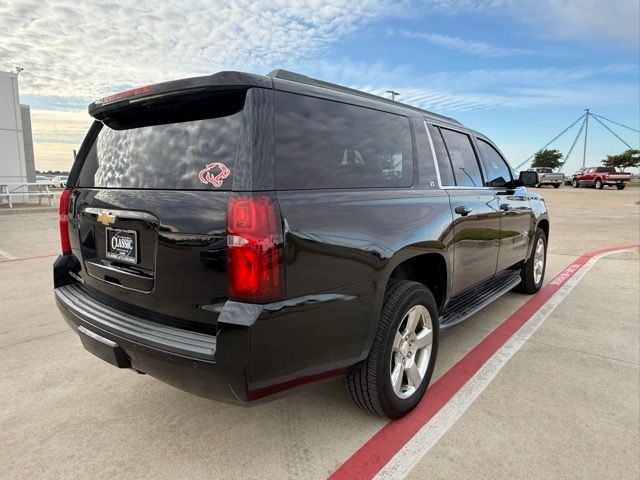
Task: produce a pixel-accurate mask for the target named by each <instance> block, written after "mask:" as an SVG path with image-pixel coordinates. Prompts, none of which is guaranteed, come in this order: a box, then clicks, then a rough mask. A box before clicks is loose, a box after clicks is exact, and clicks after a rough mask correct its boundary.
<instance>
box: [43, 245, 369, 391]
mask: <svg viewBox="0 0 640 480" xmlns="http://www.w3.org/2000/svg"><path fill="white" fill-rule="evenodd" d="M65 260H66V259H65V258H64V256H61V257H59V263H61V264H63V263H64V261H65ZM56 271H57V270H56V269H54V272H56ZM55 278H57V280H56V282H55V283H56V285H57V286H56V288H55V290H54V292H55V297H56V303H57V306H58V308H59V309H60V312H61V313H62V315H63V317H64V318H65V320H66V322H67V323H68V324H69V325H70V326H71V327H72V328H73V329H74V330H75V331H76V333H78V335H79V336H80V338H81V340H82V343H83V345H84V346H85V348H86V349H87V350H89V351H90V352H91V353H93V354H94V355H96V356H98V357H100V358H102V359H103V360H106V361H108V362H110V363H112V364H114V365H116V366H118V367H121V368H132V369H134V370H136V371H139V372H142V373H146V374H149V375H151V376H153V377H155V378H157V379H159V380H161V381H163V382H165V383H168V384H170V385H173V386H175V387H177V388H180V389H182V390H185V391H187V392H190V393H193V394H196V395H199V396H202V397H206V398H211V399H214V400H220V401H224V402H226V403H233V404H246V403H247V402H253V401H256V400H258V399H262V398H264V397H267V396H271V395H273V394H276V393H280V392H283V391H285V390H289V389H291V388H294V387H298V386H301V385H304V384H307V383H310V382H312V381H315V380H320V379H323V378H327V377H331V376H334V375H338V374H341V373H343V372H344V371H345V370H346V368H348V367H349V366H350V365H353V364H355V363H357V362H358V361H360V360H362V359H363V358H365V357H366V355H367V353H368V349H369V346H370V342H369V340H368V337H367V333H368V329H369V327H370V325H371V320H370V319H371V318H372V316H371V306H372V304H373V301H372V300H371V297H372V286H371V285H370V284H355V285H349V286H346V287H343V288H342V289H340V290H339V291H334V292H323V293H321V294H315V295H309V296H305V297H299V298H295V299H289V300H283V301H279V302H274V303H271V304H264V305H257V304H248V303H239V302H233V301H227V302H226V303H225V304H224V306H223V307H222V308H221V311H220V312H219V316H218V320H217V325H218V328H217V334H216V335H211V334H204V333H198V332H192V331H189V330H185V329H183V328H177V327H173V326H167V325H164V324H159V323H157V322H152V321H149V320H147V319H145V318H140V317H137V316H134V315H132V314H130V313H127V312H125V311H122V310H118V309H115V308H113V307H111V306H110V305H108V304H107V303H106V302H103V301H100V300H97V299H96V298H94V297H93V296H91V294H90V291H89V290H87V288H86V287H84V286H83V285H82V284H81V283H79V282H75V281H72V280H71V279H70V277H64V276H62V274H60V273H59V272H58V274H57V276H55ZM62 280H64V281H62ZM112 343H113V344H115V345H116V346H117V348H116V347H113V345H111V344H112Z"/></svg>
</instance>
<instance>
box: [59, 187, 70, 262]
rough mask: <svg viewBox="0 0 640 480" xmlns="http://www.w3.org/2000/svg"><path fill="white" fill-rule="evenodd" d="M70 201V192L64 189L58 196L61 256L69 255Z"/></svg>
mask: <svg viewBox="0 0 640 480" xmlns="http://www.w3.org/2000/svg"><path fill="white" fill-rule="evenodd" d="M70 201H71V190H70V189H68V188H65V189H64V190H63V191H62V194H61V195H60V208H59V210H58V214H59V225H60V246H61V247H62V253H63V255H67V254H69V253H71V241H70V240H69V203H70Z"/></svg>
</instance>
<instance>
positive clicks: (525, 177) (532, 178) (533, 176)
mask: <svg viewBox="0 0 640 480" xmlns="http://www.w3.org/2000/svg"><path fill="white" fill-rule="evenodd" d="M520 181H521V182H522V184H523V185H524V186H525V187H534V186H536V185H537V184H538V181H539V179H538V172H530V171H524V172H520Z"/></svg>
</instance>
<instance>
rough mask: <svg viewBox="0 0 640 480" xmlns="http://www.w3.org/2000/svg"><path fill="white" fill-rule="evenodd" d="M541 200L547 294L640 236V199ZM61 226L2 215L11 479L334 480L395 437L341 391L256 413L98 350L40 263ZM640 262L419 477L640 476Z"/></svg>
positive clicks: (572, 196)
mask: <svg viewBox="0 0 640 480" xmlns="http://www.w3.org/2000/svg"><path fill="white" fill-rule="evenodd" d="M541 193H543V195H545V197H546V198H547V202H548V205H549V210H550V215H551V221H552V224H551V235H550V248H549V262H548V270H547V276H546V278H547V280H550V279H551V278H553V277H554V276H555V275H556V274H558V273H559V272H561V271H562V270H563V269H564V268H565V267H566V266H567V265H568V264H570V263H571V262H573V261H574V260H575V259H576V258H577V257H578V256H579V255H581V254H582V253H584V252H586V251H591V250H595V249H599V248H605V247H610V246H615V245H621V244H630V243H636V244H637V243H638V241H639V240H640V238H639V236H640V232H639V231H638V224H639V220H640V218H639V211H640V207H639V206H638V205H637V204H636V202H637V201H639V200H640V198H639V195H640V190H636V189H628V190H624V191H615V190H614V191H608V190H605V191H595V190H589V189H579V190H574V189H568V188H561V189H560V190H550V189H544V190H541ZM56 221H57V218H56V214H55V213H47V214H29V215H28V216H27V215H24V216H22V215H11V216H0V251H1V252H4V255H3V254H2V253H0V299H1V309H0V362H1V363H2V365H3V368H2V370H1V371H0V386H1V388H0V405H2V410H1V411H0V432H2V434H1V435H0V471H1V472H3V473H2V476H3V477H4V478H25V479H26V478H34V477H38V478H80V477H82V478H86V477H88V476H91V477H95V478H110V477H114V476H124V477H128V478H205V477H206V478H274V479H276V478H277V479H282V478H325V477H326V476H328V475H329V474H331V472H333V471H334V470H335V469H336V468H338V467H339V466H340V465H341V464H342V463H343V462H344V461H345V460H347V459H348V458H349V457H350V456H351V455H352V454H353V453H354V452H356V451H357V450H358V448H359V447H361V446H362V445H363V444H364V443H365V442H366V441H367V440H368V439H369V438H370V437H372V436H373V435H375V434H376V432H378V431H379V430H380V428H382V427H383V426H384V425H385V423H386V422H385V421H384V420H382V419H379V418H375V417H372V416H370V415H368V414H366V413H364V412H361V411H359V410H358V409H357V408H355V407H354V406H352V404H351V402H350V401H349V400H348V399H347V398H346V396H345V395H344V394H343V391H342V388H341V379H338V378H334V379H331V380H328V381H324V382H321V383H317V384H314V385H312V386H310V387H309V388H308V389H306V390H303V391H301V392H299V393H296V394H294V395H292V396H288V397H285V398H282V399H279V400H276V401H274V402H271V403H267V404H264V405H259V406H256V407H253V408H241V407H233V406H228V405H223V404H219V403H216V402H212V401H208V400H205V399H201V398H198V397H195V396H192V395H189V394H186V393H183V392H181V391H179V390H176V389H174V388H172V387H169V386H167V385H164V384H162V383H160V382H158V381H156V380H154V379H152V378H150V377H148V376H143V375H137V374H135V373H133V372H130V371H121V370H118V369H115V368H113V367H111V366H110V365H108V364H106V363H104V362H102V361H100V360H98V359H97V358H95V357H93V356H91V355H90V354H88V353H86V352H85V351H84V350H83V348H82V346H81V345H80V342H79V341H78V339H77V338H76V336H75V334H73V333H71V332H70V331H69V330H68V328H67V327H66V324H65V323H64V322H63V321H62V319H61V318H60V316H59V314H58V312H57V310H56V308H55V304H54V301H53V295H52V292H51V289H52V285H51V263H52V261H53V259H54V257H53V256H49V257H44V258H42V257H40V258H35V257H39V256H41V255H47V254H51V253H53V252H55V251H56V250H58V239H57V235H58V233H57V223H56ZM7 255H8V256H11V257H17V258H16V259H10V258H9V257H8V256H7ZM31 257H34V258H31ZM22 258H26V259H24V260H22ZM639 265H640V260H639V259H638V253H637V250H636V252H635V253H621V254H616V255H612V256H609V257H606V258H603V259H601V260H599V262H598V263H597V264H595V266H593V268H592V269H591V270H590V271H589V272H588V273H587V274H586V275H585V276H584V277H583V278H582V280H581V281H580V282H579V283H578V284H577V286H576V287H575V288H574V290H573V291H571V293H570V294H569V295H568V296H567V298H566V299H565V300H564V301H563V302H562V303H561V304H560V305H559V306H558V307H557V308H556V310H555V311H554V312H553V313H552V314H551V315H550V316H549V318H547V320H546V322H545V323H544V324H543V325H542V326H541V327H540V328H539V329H538V330H537V331H536V332H535V333H534V334H533V335H532V336H531V337H530V338H529V340H528V341H526V342H525V343H524V345H523V346H522V348H521V349H520V350H519V351H518V352H517V353H516V354H515V355H514V356H513V358H512V359H511V360H510V361H509V362H508V363H507V364H506V365H505V366H504V368H502V370H500V372H499V373H497V375H496V377H495V378H494V379H493V381H492V382H491V383H490V384H489V385H488V386H487V388H486V389H484V390H483V391H482V393H481V394H480V395H479V397H478V398H477V399H476V400H475V402H473V403H472V404H471V405H470V407H469V408H468V409H467V410H466V411H465V412H464V414H463V415H462V416H461V417H460V418H459V420H458V421H457V422H455V423H453V424H452V425H451V426H450V428H449V429H448V431H447V432H446V433H444V435H443V436H442V438H441V439H440V441H439V442H437V443H436V444H435V446H434V447H433V448H432V449H431V450H430V451H429V452H428V454H427V455H426V456H424V458H422V459H421V460H419V461H418V463H417V465H416V466H415V468H413V470H411V471H410V473H409V477H410V478H416V479H418V478H428V477H435V478H487V477H493V478H562V477H564V478H574V477H578V476H580V477H586V478H595V477H599V478H602V477H605V478H635V479H637V478H638V476H639V472H638V463H637V460H638V458H639V456H640V451H639V448H640V447H639V445H640V440H639V439H638V430H639V428H640V427H639V420H638V410H639V405H638V398H639V388H640V387H639V379H638V376H639V367H638V364H639V363H640V362H639V359H638V356H639V353H638V348H639V346H638V344H639V332H638V316H639V315H638V308H639V306H638V299H639V298H640V292H639V291H638V278H639V271H638V269H639ZM527 298H528V297H526V296H523V295H519V294H515V293H512V294H508V295H505V296H504V297H503V298H502V299H500V300H499V301H498V302H496V303H494V304H493V305H491V306H489V307H487V308H486V309H484V310H483V311H482V312H480V313H479V314H477V315H475V316H474V317H473V318H471V319H469V320H468V321H467V322H465V324H463V325H461V326H459V327H456V328H453V329H451V330H449V331H447V332H445V333H444V334H443V335H442V339H441V343H440V353H439V357H438V363H437V367H436V373H435V378H434V380H435V379H436V378H440V377H441V376H443V374H444V373H445V372H446V371H447V370H448V369H449V368H450V367H451V366H452V365H454V364H455V363H456V362H458V361H459V360H460V359H461V358H462V357H464V356H465V355H466V354H467V352H469V351H470V350H471V349H472V348H474V346H475V345H477V344H478V342H480V341H481V340H482V339H483V338H485V337H486V335H487V334H488V332H490V331H491V330H492V329H493V328H495V327H496V326H497V325H499V324H501V323H502V322H503V321H504V320H505V319H506V318H507V317H508V316H509V315H511V314H512V313H513V312H514V311H516V310H517V309H519V307H520V306H521V305H522V304H523V303H524V302H525V301H526V300H527Z"/></svg>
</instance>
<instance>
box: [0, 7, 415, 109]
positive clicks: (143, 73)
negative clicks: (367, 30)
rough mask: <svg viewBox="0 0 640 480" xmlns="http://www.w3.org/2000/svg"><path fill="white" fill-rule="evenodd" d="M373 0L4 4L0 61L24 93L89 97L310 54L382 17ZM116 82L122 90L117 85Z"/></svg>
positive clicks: (262, 67) (263, 65)
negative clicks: (17, 72) (13, 71)
mask: <svg viewBox="0 0 640 480" xmlns="http://www.w3.org/2000/svg"><path fill="white" fill-rule="evenodd" d="M389 3H394V4H397V5H396V6H394V7H392V6H390V5H388V4H387V5H383V4H381V3H378V2H375V1H373V0H362V1H358V2H351V1H349V0H334V1H333V2H332V3H331V4H324V3H321V2H319V1H317V0H308V1H305V0H239V1H236V2H224V1H215V2H214V1H210V2H205V3H202V2H197V1H196V0H164V1H154V0H143V1H135V0H125V1H117V2H113V3H106V2H101V1H99V0H89V1H84V2H77V1H73V0H50V1H47V2H42V1H41V0H0V31H1V32H3V34H2V37H1V38H0V59H2V61H3V64H4V66H5V68H7V69H8V68H12V67H13V66H14V65H20V66H23V67H24V68H25V70H24V72H23V73H22V75H21V89H22V91H23V93H30V94H47V95H61V96H76V97H82V98H86V99H93V98H95V97H98V96H100V95H102V94H104V93H107V92H112V91H113V90H114V86H113V85H114V82H118V83H119V84H120V86H122V85H140V84H145V83H153V82H156V81H160V80H166V79H169V78H180V77H185V76H193V75H198V74H202V75H204V74H210V73H213V72H215V71H219V70H222V69H226V68H234V69H241V70H245V71H252V70H253V71H265V73H266V71H267V70H268V69H270V68H271V67H272V66H274V65H277V64H279V63H283V62H285V61H296V60H300V59H304V58H308V57H313V56H314V55H317V54H318V53H319V52H321V51H322V50H323V49H324V48H325V47H326V46H328V45H330V44H332V43H334V42H336V41H338V40H339V39H340V38H342V37H343V36H345V35H347V34H349V33H351V32H353V31H355V30H356V29H358V28H361V27H362V26H363V25H365V24H366V23H367V22H369V21H371V20H372V19H374V18H377V17H379V16H381V15H382V14H383V13H384V12H385V11H387V9H389V10H394V9H398V10H399V11H402V9H403V4H402V1H395V2H389ZM116 88H118V87H116Z"/></svg>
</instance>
